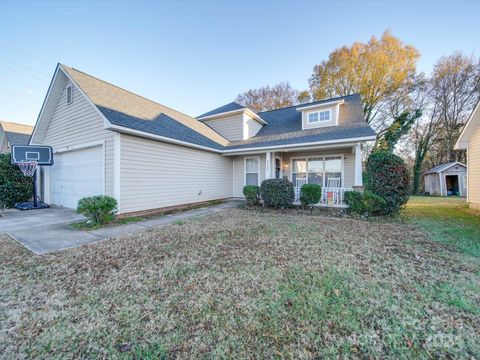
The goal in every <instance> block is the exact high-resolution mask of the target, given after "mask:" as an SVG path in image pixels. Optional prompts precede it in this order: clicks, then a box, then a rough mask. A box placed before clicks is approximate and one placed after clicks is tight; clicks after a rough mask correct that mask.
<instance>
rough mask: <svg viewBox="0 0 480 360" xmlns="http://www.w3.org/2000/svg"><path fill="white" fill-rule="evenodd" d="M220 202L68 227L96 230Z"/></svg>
mask: <svg viewBox="0 0 480 360" xmlns="http://www.w3.org/2000/svg"><path fill="white" fill-rule="evenodd" d="M222 203H223V201H222V200H210V201H204V202H201V203H197V204H191V205H188V206H185V207H183V208H172V209H169V210H163V211H161V212H153V213H150V214H145V215H143V216H128V217H121V218H115V219H114V220H113V221H111V222H109V223H107V224H104V225H102V224H92V223H89V222H88V220H84V221H77V222H73V223H71V224H70V227H72V228H73V229H77V230H86V231H88V230H96V229H102V228H105V227H111V226H118V225H126V224H132V223H136V222H140V221H143V220H148V219H152V218H158V217H161V216H165V215H168V214H175V213H180V212H184V211H190V210H194V209H199V208H204V207H210V206H215V205H219V204H222ZM175 223H176V224H177V225H182V224H178V222H175Z"/></svg>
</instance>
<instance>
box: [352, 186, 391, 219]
mask: <svg viewBox="0 0 480 360" xmlns="http://www.w3.org/2000/svg"><path fill="white" fill-rule="evenodd" d="M345 202H346V203H347V205H348V212H349V213H350V214H355V215H361V216H364V215H365V216H375V215H381V214H382V213H383V210H384V208H385V200H384V199H383V198H382V197H381V196H378V195H376V194H374V193H372V192H371V191H364V192H363V194H362V193H359V192H356V191H346V192H345Z"/></svg>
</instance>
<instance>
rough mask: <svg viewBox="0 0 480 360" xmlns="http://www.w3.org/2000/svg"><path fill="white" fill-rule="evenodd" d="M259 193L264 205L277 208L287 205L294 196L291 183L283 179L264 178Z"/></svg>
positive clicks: (290, 203) (291, 201)
mask: <svg viewBox="0 0 480 360" xmlns="http://www.w3.org/2000/svg"><path fill="white" fill-rule="evenodd" d="M260 194H261V196H262V200H263V203H264V204H265V206H267V207H273V208H277V209H278V208H286V207H289V206H290V205H292V203H293V199H294V198H295V193H294V190H293V184H292V183H291V182H290V181H288V180H285V179H268V180H264V181H263V182H262V185H261V186H260Z"/></svg>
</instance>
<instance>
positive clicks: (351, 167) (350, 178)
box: [282, 148, 355, 187]
mask: <svg viewBox="0 0 480 360" xmlns="http://www.w3.org/2000/svg"><path fill="white" fill-rule="evenodd" d="M341 154H343V157H344V159H343V181H344V184H343V187H353V185H354V182H355V154H352V148H345V149H340V150H339V149H336V150H323V151H322V150H316V151H314V150H312V151H303V152H288V153H283V159H282V163H283V166H282V172H283V175H286V176H288V179H289V180H290V181H292V176H291V161H290V160H291V159H292V157H315V156H326V155H341Z"/></svg>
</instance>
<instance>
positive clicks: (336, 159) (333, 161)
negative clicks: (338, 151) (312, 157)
mask: <svg viewBox="0 0 480 360" xmlns="http://www.w3.org/2000/svg"><path fill="white" fill-rule="evenodd" d="M325 186H326V187H341V186H342V157H341V156H328V157H325Z"/></svg>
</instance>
